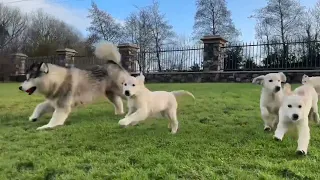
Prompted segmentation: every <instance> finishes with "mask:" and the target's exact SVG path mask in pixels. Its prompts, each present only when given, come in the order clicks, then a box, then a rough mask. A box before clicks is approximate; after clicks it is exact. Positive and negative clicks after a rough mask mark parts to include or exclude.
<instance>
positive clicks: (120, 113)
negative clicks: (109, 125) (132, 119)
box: [114, 111, 124, 115]
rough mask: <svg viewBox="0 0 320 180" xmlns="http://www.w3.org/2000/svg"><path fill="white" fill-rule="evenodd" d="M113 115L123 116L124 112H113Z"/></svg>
mask: <svg viewBox="0 0 320 180" xmlns="http://www.w3.org/2000/svg"><path fill="white" fill-rule="evenodd" d="M114 114H115V115H123V114H124V112H123V111H115V112H114Z"/></svg>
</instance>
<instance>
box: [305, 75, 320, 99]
mask: <svg viewBox="0 0 320 180" xmlns="http://www.w3.org/2000/svg"><path fill="white" fill-rule="evenodd" d="M301 83H302V84H310V85H312V86H313V87H314V89H315V90H316V91H317V93H318V94H320V76H313V77H309V76H308V75H306V74H304V75H303V76H302V80H301Z"/></svg>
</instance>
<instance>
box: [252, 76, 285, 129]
mask: <svg viewBox="0 0 320 180" xmlns="http://www.w3.org/2000/svg"><path fill="white" fill-rule="evenodd" d="M286 81H287V78H286V76H285V75H284V74H283V73H282V72H279V73H269V74H267V75H261V76H258V77H256V78H254V79H253V80H252V83H254V84H260V85H262V91H261V96H260V110H261V116H262V119H263V121H264V130H265V131H271V129H272V128H274V127H275V126H276V125H277V123H278V121H279V116H278V111H279V107H280V105H281V101H282V98H283V92H282V88H281V83H282V82H286Z"/></svg>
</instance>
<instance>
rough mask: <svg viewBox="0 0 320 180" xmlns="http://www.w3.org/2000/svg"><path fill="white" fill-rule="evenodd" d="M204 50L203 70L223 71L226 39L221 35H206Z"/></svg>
mask: <svg viewBox="0 0 320 180" xmlns="http://www.w3.org/2000/svg"><path fill="white" fill-rule="evenodd" d="M201 40H202V42H203V44H204V50H203V70H204V71H223V69H224V54H223V53H224V52H223V51H224V48H223V47H225V45H226V43H227V42H228V41H226V40H225V39H223V38H222V37H220V36H204V37H203V38H202V39H201Z"/></svg>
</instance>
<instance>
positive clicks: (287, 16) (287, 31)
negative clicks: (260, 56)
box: [252, 0, 304, 58]
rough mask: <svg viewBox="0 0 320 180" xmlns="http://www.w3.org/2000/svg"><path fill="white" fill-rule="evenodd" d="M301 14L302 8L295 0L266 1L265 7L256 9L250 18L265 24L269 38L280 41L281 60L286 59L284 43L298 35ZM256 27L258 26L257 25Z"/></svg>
mask: <svg viewBox="0 0 320 180" xmlns="http://www.w3.org/2000/svg"><path fill="white" fill-rule="evenodd" d="M303 14H304V8H303V7H302V6H301V5H300V3H299V2H298V1H297V0H268V4H267V6H266V7H263V8H261V9H258V10H257V11H256V13H255V14H254V15H253V16H252V17H254V18H256V19H257V21H258V22H263V23H265V24H264V25H265V27H268V30H270V37H272V38H273V39H279V40H280V41H281V43H282V51H283V58H287V57H288V47H287V45H286V42H287V40H288V39H289V38H291V37H293V36H297V35H299V34H298V32H299V28H301V26H302V16H303ZM257 25H258V26H259V23H258V24H257Z"/></svg>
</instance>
